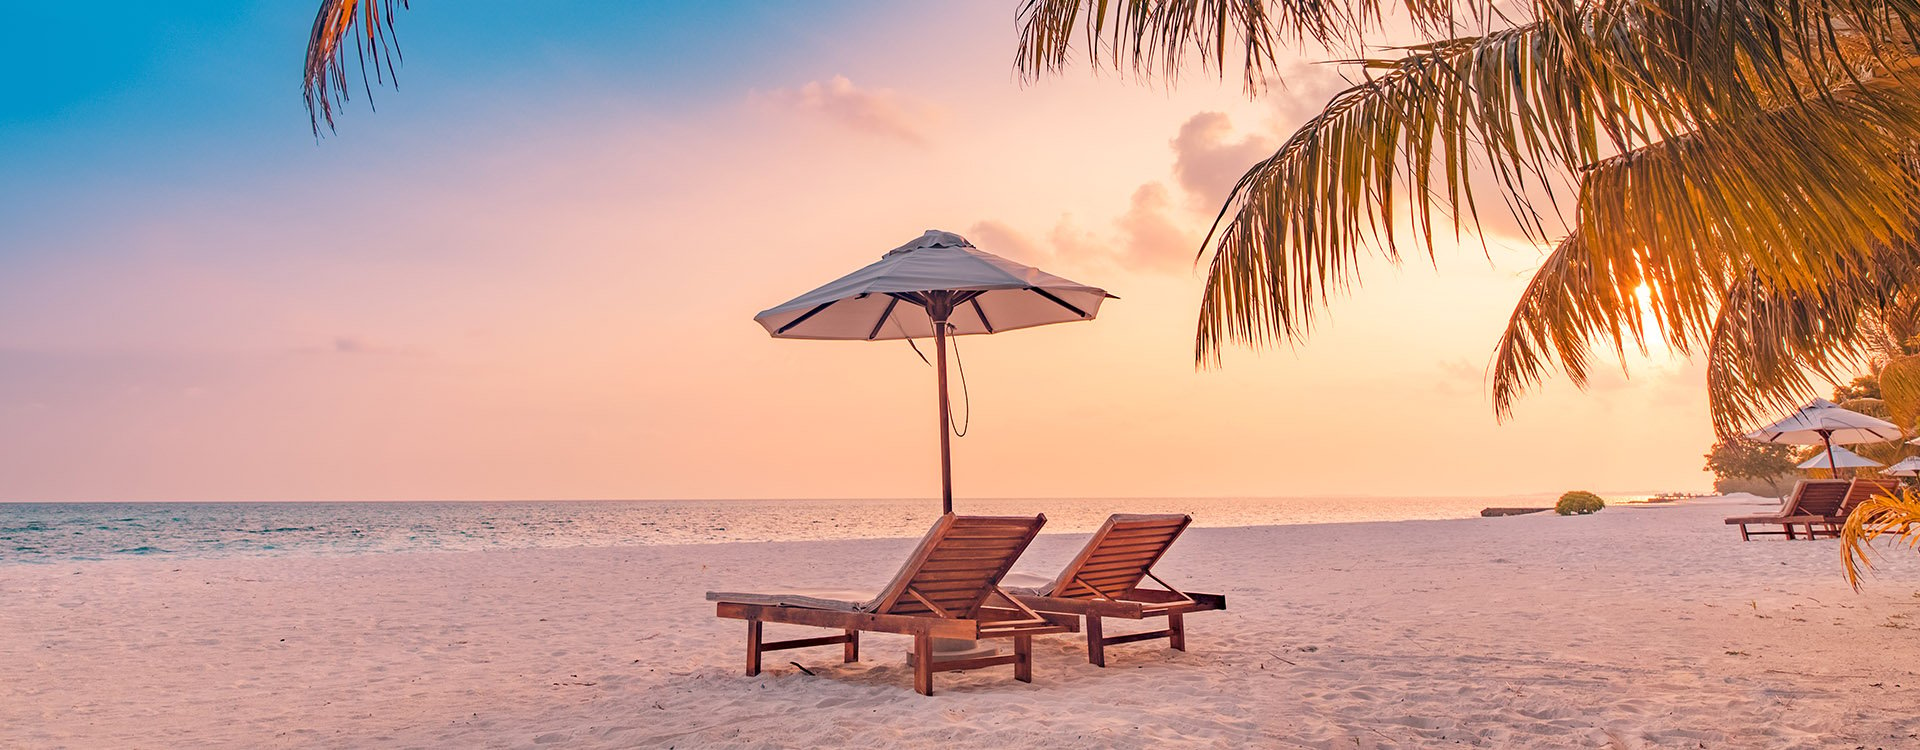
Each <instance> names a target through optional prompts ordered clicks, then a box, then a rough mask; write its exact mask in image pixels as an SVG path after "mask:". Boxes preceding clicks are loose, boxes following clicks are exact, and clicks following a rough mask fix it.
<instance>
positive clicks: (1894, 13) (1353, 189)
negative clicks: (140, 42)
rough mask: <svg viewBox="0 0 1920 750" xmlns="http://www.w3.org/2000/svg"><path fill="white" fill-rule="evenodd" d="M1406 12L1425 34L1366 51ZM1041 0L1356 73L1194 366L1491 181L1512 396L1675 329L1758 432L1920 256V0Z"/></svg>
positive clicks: (1212, 293) (1230, 278)
mask: <svg viewBox="0 0 1920 750" xmlns="http://www.w3.org/2000/svg"><path fill="white" fill-rule="evenodd" d="M399 4H400V5H401V7H405V0H401V1H400V3H399ZM394 5H395V3H394V1H393V0H323V3H322V5H321V10H320V14H319V16H318V18H316V20H315V23H314V30H313V37H312V39H311V41H310V44H309V47H308V50H307V59H306V99H307V105H308V107H309V110H310V112H311V113H312V119H313V127H314V129H315V132H316V133H318V132H319V129H320V125H321V123H322V122H323V121H324V122H326V123H327V124H328V125H329V126H331V124H332V122H333V111H334V109H335V108H336V107H337V106H338V105H339V104H340V103H341V102H342V101H344V99H345V97H346V95H347V81H348V78H347V74H346V60H347V56H348V52H349V50H351V51H352V53H353V55H354V56H355V59H356V60H357V61H358V63H359V66H360V70H361V71H362V86H363V87H365V88H367V89H368V90H369V93H371V92H370V89H371V84H370V83H369V82H368V81H367V75H366V71H367V70H368V69H371V70H372V78H373V80H374V81H385V80H386V79H388V78H390V77H391V75H392V73H393V67H392V61H393V59H394V57H395V54H396V53H395V52H394V48H393V47H392V45H391V42H392V25H391V24H392V16H393V11H394ZM1390 14H1392V15H1404V16H1405V17H1406V18H1407V19H1409V20H1410V21H1411V24H1412V26H1413V28H1414V29H1415V32H1414V33H1415V34H1417V35H1418V36H1419V37H1420V41H1419V43H1417V44H1414V45H1411V46H1403V47H1396V48H1392V49H1393V50H1394V52H1393V54H1394V55H1396V56H1391V57H1379V56H1372V55H1370V48H1369V47H1368V46H1367V44H1368V41H1369V39H1370V38H1373V37H1377V36H1379V35H1380V34H1381V33H1382V32H1381V28H1382V26H1383V20H1382V19H1383V18H1385V17H1387V16H1388V15H1390ZM1019 19H1020V25H1021V33H1020V38H1019V45H1018V48H1017V54H1016V56H1015V65H1016V67H1017V68H1018V69H1019V70H1020V71H1021V73H1022V74H1023V75H1025V76H1027V77H1028V78H1029V79H1032V78H1037V77H1039V76H1041V75H1045V74H1050V73H1057V72H1059V71H1061V70H1062V69H1064V68H1065V67H1066V66H1067V65H1068V64H1069V63H1070V61H1071V60H1072V58H1073V53H1074V51H1075V50H1083V51H1084V59H1085V61H1086V62H1087V64H1089V65H1091V66H1095V67H1111V68H1115V69H1119V70H1130V71H1132V72H1133V73H1135V74H1136V75H1140V76H1143V77H1162V78H1166V79H1170V80H1171V79H1174V78H1176V77H1177V76H1178V75H1179V74H1180V73H1181V72H1182V71H1183V70H1184V69H1185V68H1186V67H1188V66H1189V65H1195V64H1197V65H1199V66H1200V67H1201V68H1202V69H1203V71H1204V72H1207V73H1210V74H1213V75H1221V76H1224V75H1226V74H1228V72H1229V71H1230V70H1232V69H1233V68H1235V67H1237V68H1238V69H1239V74H1240V77H1241V79H1242V81H1243V83H1244V85H1245V87H1246V89H1247V91H1248V92H1249V93H1250V94H1258V93H1259V92H1261V91H1263V90H1264V87H1265V86H1267V85H1268V82H1269V78H1270V77H1271V76H1272V74H1273V72H1274V71H1276V70H1278V69H1279V65H1278V64H1277V63H1278V58H1277V55H1278V54H1279V50H1281V49H1282V48H1284V47H1285V46H1286V45H1287V43H1289V42H1299V41H1311V42H1313V43H1315V44H1317V45H1319V46H1320V47H1322V48H1325V49H1328V50H1333V51H1334V52H1335V53H1336V54H1337V53H1343V52H1344V53H1346V56H1347V57H1349V58H1351V61H1352V62H1351V64H1352V65H1354V66H1356V67H1357V68H1358V69H1359V70H1360V71H1361V72H1362V73H1363V74H1364V79H1363V80H1361V81H1360V82H1359V83H1357V84H1355V85H1353V86H1352V87H1350V88H1348V89H1346V90H1345V91H1342V92H1341V93H1339V94H1337V95H1335V96H1334V97H1333V98H1332V100H1331V101H1329V102H1328V103H1327V105H1326V108H1325V109H1324V110H1323V111H1322V112H1321V113H1320V114H1319V115H1317V116H1315V117H1313V118H1311V119H1309V120H1308V121H1307V122H1306V123H1305V124H1304V125H1302V126H1301V127H1300V128H1299V129H1298V130H1297V131H1295V132H1294V133H1293V135H1292V136H1291V137H1290V138H1288V139H1287V140H1286V141H1285V142H1284V143H1283V144H1282V145H1281V146H1280V148H1279V149H1278V150H1277V151H1276V152H1275V153H1274V154H1273V155H1271V156H1269V157H1267V158H1265V159H1262V160H1261V161H1259V162H1258V163H1255V164H1253V165H1251V166H1250V168H1249V169H1248V171H1247V172H1246V174H1245V175H1244V176H1242V177H1241V179H1240V181H1239V182H1238V183H1237V184H1236V185H1235V186H1234V189H1233V191H1232V193H1231V194H1230V196H1229V198H1228V199H1227V201H1226V203H1225V205H1224V206H1222V208H1221V210H1220V213H1219V216H1218V217H1217V218H1216V220H1215V222H1214V225H1213V227H1212V228H1211V230H1210V231H1209V232H1208V234H1207V236H1206V239H1205V240H1204V242H1203V245H1202V247H1201V249H1200V257H1201V258H1203V259H1205V260H1206V262H1207V280H1206V285H1205V290H1204V292H1203V295H1202V299H1201V311H1200V317H1199V325H1198V330H1197V332H1196V336H1195V359H1196V361H1197V362H1198V363H1200V364H1202V365H1208V364H1216V363H1217V362H1218V360H1219V356H1220V353H1221V351H1222V349H1223V348H1224V347H1226V346H1227V345H1231V344H1241V345H1249V346H1254V347H1261V346H1268V345H1274V344H1279V343H1286V342H1291V341H1295V340H1298V339H1300V338H1302V337H1305V336H1306V335H1308V334H1309V333H1310V332H1311V331H1312V329H1313V323H1314V320H1315V318H1316V316H1317V315H1319V314H1321V313H1322V312H1323V311H1324V309H1325V308H1326V306H1327V305H1328V304H1329V302H1330V300H1331V299H1332V297H1333V296H1335V295H1337V294H1339V293H1341V292H1343V291H1344V290H1345V289H1346V288H1347V287H1348V286H1350V285H1352V284H1355V283H1357V282H1358V281H1359V276H1358V274H1359V269H1360V268H1361V263H1360V261H1361V259H1362V257H1363V255H1367V254H1373V255H1378V256H1381V257H1384V258H1386V259H1387V260H1389V261H1393V262H1399V261H1401V260H1402V259H1403V258H1404V257H1405V256H1406V255H1407V254H1409V253H1417V254H1424V255H1426V256H1427V257H1428V258H1429V259H1432V258H1433V256H1434V254H1435V242H1436V241H1435V239H1434V235H1435V233H1436V232H1440V233H1446V232H1448V231H1451V232H1452V233H1453V234H1454V235H1455V236H1459V235H1460V234H1461V233H1462V232H1465V231H1473V228H1474V226H1476V225H1477V219H1478V215H1479V212H1480V210H1481V207H1482V206H1483V205H1487V204H1491V202H1492V201H1490V200H1489V196H1488V195H1486V193H1487V192H1488V189H1478V190H1477V189H1476V188H1475V182H1474V178H1476V177H1482V178H1491V180H1492V183H1493V184H1494V186H1495V187H1494V188H1491V190H1492V192H1493V193H1495V195H1494V196H1493V197H1496V198H1497V200H1498V202H1499V203H1500V204H1501V207H1502V208H1501V210H1505V211H1508V212H1510V213H1511V214H1513V215H1514V216H1515V217H1516V218H1517V219H1519V220H1520V222H1521V224H1522V225H1523V226H1524V227H1525V228H1526V230H1527V232H1528V233H1529V235H1530V236H1531V237H1532V238H1533V239H1535V240H1536V241H1538V242H1539V243H1541V244H1542V245H1551V246H1552V251H1551V253H1550V254H1548V255H1547V256H1546V258H1545V260H1544V262H1543V263H1542V265H1541V267H1540V268H1539V270H1538V271H1537V272H1536V273H1535V275H1534V277H1533V279H1532V281H1531V282H1530V284H1529V285H1528V287H1527V289H1526V291H1525V292H1524V293H1523V294H1522V296H1521V299H1520V300H1519V301H1518V303H1517V304H1516V306H1515V309H1514V312H1513V314H1512V317H1511V319H1510V321H1509V324H1508V326H1507V328H1506V330H1505V331H1504V332H1503V333H1502V334H1501V335H1500V337H1499V341H1498V344H1497V346H1496V348H1495V353H1494V361H1493V367H1492V389H1493V405H1494V409H1495V413H1496V414H1497V415H1499V416H1502V417H1504V416H1506V415H1508V414H1509V413H1510V410H1511V409H1512V406H1513V404H1514V401H1515V400H1516V399H1517V398H1518V397H1519V396H1520V395H1521V394H1522V393H1524V392H1525V391H1526V390H1528V389H1529V388H1532V387H1534V386H1535V385H1537V384H1538V383H1539V382H1540V381H1541V380H1543V379H1544V378H1546V377H1547V376H1549V375H1550V374H1551V373H1552V372H1553V371H1554V370H1555V369H1558V370H1560V371H1562V372H1564V374H1565V375H1566V376H1567V377H1568V378H1569V379H1571V380H1572V381H1573V382H1575V383H1578V384H1584V383H1585V382H1586V378H1587V376H1588V373H1589V372H1590V370H1591V368H1592V367H1593V366H1594V363H1595V359H1596V351H1595V350H1596V348H1605V349H1611V350H1613V351H1614V352H1615V353H1616V354H1623V353H1624V352H1625V350H1626V348H1627V347H1628V346H1629V345H1632V346H1635V347H1638V348H1640V349H1642V350H1644V349H1646V348H1647V346H1648V344H1649V342H1651V341H1656V340H1657V341H1661V342H1663V343H1664V344H1665V345H1666V346H1667V347H1668V348H1670V349H1671V350H1673V351H1676V352H1680V353H1682V354H1688V355H1691V354H1696V353H1702V352H1704V353H1705V354H1706V356H1707V357H1708V360H1709V366H1710V369H1712V370H1713V371H1714V372H1715V373H1717V374H1716V376H1715V378H1714V380H1713V391H1714V395H1713V397H1712V403H1713V406H1714V413H1715V423H1716V427H1717V428H1719V429H1720V430H1721V432H1723V433H1727V432H1732V431H1736V427H1735V426H1736V425H1738V424H1740V423H1743V422H1747V421H1750V419H1751V418H1752V417H1753V416H1754V415H1755V414H1757V413H1760V412H1761V411H1764V410H1769V409H1771V408H1773V407H1775V406H1778V405H1781V404H1784V403H1786V402H1787V401H1788V400H1790V399H1791V398H1792V397H1793V396H1795V395H1798V392H1802V391H1805V390H1807V389H1808V388H1809V387H1810V385H1811V380H1810V377H1813V376H1821V375H1827V374H1830V373H1831V372H1837V371H1838V370H1839V369H1844V368H1845V367H1846V366H1847V365H1848V363H1851V362H1857V361H1860V360H1861V358H1863V357H1865V356H1867V355H1868V354H1869V353H1870V350H1871V348H1872V345H1871V344H1870V343H1867V342H1866V339H1864V338H1863V337H1862V334H1861V331H1862V327H1863V325H1864V324H1865V322H1866V321H1869V320H1870V319H1872V318H1873V317H1874V316H1876V315H1879V314H1882V313H1884V312H1886V311H1887V310H1888V309H1889V307H1888V305H1887V302H1888V301H1889V300H1890V299H1892V296H1891V292H1889V289H1890V288H1892V287H1891V286H1890V284H1891V283H1892V278H1893V275H1891V274H1889V273H1888V272H1887V269H1900V268H1905V269H1908V270H1909V271H1910V270H1911V269H1912V268H1915V267H1920V250H1917V249H1920V216H1916V214H1915V212H1916V206H1920V200H1916V199H1920V173H1917V172H1916V170H1915V169H1914V162H1915V156H1916V153H1917V151H1916V144H1920V80H1917V79H1916V75H1917V74H1920V58H1916V56H1915V53H1916V50H1915V39H1916V37H1917V36H1920V31H1917V30H1920V0H1816V1H1815V2H1800V1H1799V0H1794V1H1792V2H1779V1H1777V0H1776V1H1769V0H1608V1H1607V2H1591V1H1585V2H1573V1H1571V0H1531V1H1530V2H1522V3H1518V4H1500V5H1498V6H1496V5H1495V4H1494V3H1492V2H1491V1H1490V0H1458V2H1456V0H1402V1H1401V2H1399V3H1386V2H1382V0H1351V2H1347V3H1333V2H1325V1H1324V0H1021V4H1020V6H1019ZM1463 32H1470V33H1463ZM1569 192H1570V193H1571V194H1572V201H1571V205H1570V206H1563V205H1561V204H1560V203H1559V202H1558V200H1557V199H1558V198H1559V196H1560V195H1562V194H1565V193H1569ZM1556 216H1557V217H1560V218H1561V219H1562V223H1563V224H1564V226H1566V227H1567V231H1566V232H1565V234H1564V236H1561V237H1554V236H1552V235H1553V232H1550V231H1549V229H1548V226H1549V224H1550V223H1551V218H1550V217H1556ZM1209 253H1210V257H1208V254H1209ZM1643 288H1644V289H1646V290H1647V291H1648V293H1647V295H1646V297H1645V300H1644V302H1643V300H1642V297H1641V295H1640V294H1638V293H1637V290H1640V289H1643ZM1822 368H1827V369H1825V370H1823V369H1822ZM1916 382H1920V378H1916Z"/></svg>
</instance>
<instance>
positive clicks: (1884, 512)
mask: <svg viewBox="0 0 1920 750" xmlns="http://www.w3.org/2000/svg"><path fill="white" fill-rule="evenodd" d="M1882 536H1890V537H1892V538H1894V539H1897V540H1900V541H1902V542H1905V543H1906V544H1907V546H1908V547H1909V548H1915V549H1920V497H1917V496H1915V495H1914V492H1913V491H1912V490H1906V489H1903V490H1901V491H1900V495H1899V496H1898V497H1894V496H1889V495H1881V496H1878V497H1874V498H1870V499H1868V500H1867V501H1866V502H1863V503H1861V504H1860V505H1859V506H1858V507H1856V508H1854V509H1853V512H1852V513H1849V514H1847V522H1846V524H1845V525H1844V526H1842V527H1841V529H1840V550H1841V560H1842V561H1843V563H1844V564H1845V566H1846V570H1847V582H1848V583H1851V584H1853V588H1854V590H1856V591H1857V590H1859V589H1860V581H1861V578H1862V577H1863V575H1864V574H1865V573H1866V571H1868V570H1871V569H1872V568H1873V561H1872V559H1870V558H1869V556H1868V555H1869V550H1870V548H1871V546H1872V544H1873V542H1874V540H1876V539H1879V538H1880V537H1882Z"/></svg>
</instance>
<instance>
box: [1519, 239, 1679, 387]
mask: <svg viewBox="0 0 1920 750" xmlns="http://www.w3.org/2000/svg"><path fill="white" fill-rule="evenodd" d="M1595 260H1596V259H1595V258H1594V256H1593V255H1592V254H1590V253H1588V252H1586V245H1585V243H1584V242H1582V241H1581V237H1580V235H1579V234H1578V233H1576V234H1574V235H1572V236H1569V237H1568V238H1567V239H1565V240H1563V241H1561V243H1560V244H1559V245H1558V246H1556V247H1555V248H1554V250H1553V253H1552V254H1550V255H1548V256H1547V260H1546V262H1545V263H1543V264H1541V266H1540V269H1539V270H1538V271H1536V272H1534V274H1533V279H1532V280H1530V281H1528V282H1527V289H1526V291H1525V292H1523V293H1522V294H1521V295H1520V303H1519V304H1518V305H1516V306H1515V307H1514V311H1513V315H1512V316H1511V317H1509V318H1508V320H1507V329H1506V332H1505V333H1503V334H1502V335H1501V337H1500V344H1499V345H1498V346H1497V347H1495V349H1494V356H1493V367H1492V370H1493V404H1494V411H1495V413H1496V414H1498V415H1500V416H1502V417H1505V416H1507V415H1509V414H1511V413H1512V411H1513V403H1514V401H1515V400H1516V399H1517V398H1518V397H1519V394H1520V393H1522V392H1523V391H1525V390H1527V389H1529V388H1532V387H1533V386H1535V385H1538V384H1539V383H1540V381H1541V380H1543V379H1544V378H1545V377H1546V375H1547V373H1548V372H1549V371H1551V370H1552V368H1553V366H1554V364H1555V363H1556V362H1557V363H1558V365H1559V367H1560V368H1561V369H1562V370H1564V371H1565V373H1566V375H1567V378H1568V379H1569V380H1571V381H1573V383H1574V384H1575V385H1578V386H1581V387H1585V385H1586V382H1587V374H1588V372H1589V371H1590V368H1591V354H1592V349H1593V343H1594V342H1595V341H1599V340H1607V341H1610V342H1611V343H1612V345H1613V348H1614V351H1615V354H1616V355H1622V354H1624V353H1625V349H1626V345H1627V343H1628V342H1629V341H1631V342H1632V343H1634V344H1635V345H1636V346H1638V347H1640V348H1641V349H1643V350H1644V349H1645V347H1646V335H1645V322H1644V321H1643V319H1642V310H1641V308H1640V301H1639V298H1638V296H1637V295H1636V294H1635V292H1634V290H1635V288H1636V287H1638V286H1639V284H1640V281H1641V277H1640V268H1639V267H1638V266H1635V265H1632V264H1628V265H1625V266H1614V265H1609V264H1605V263H1600V264H1596V263H1595Z"/></svg>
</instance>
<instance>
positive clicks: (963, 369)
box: [947, 336, 973, 437]
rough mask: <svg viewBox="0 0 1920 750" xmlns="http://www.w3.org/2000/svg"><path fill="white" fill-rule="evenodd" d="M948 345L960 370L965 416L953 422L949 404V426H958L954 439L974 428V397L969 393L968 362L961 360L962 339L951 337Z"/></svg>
mask: <svg viewBox="0 0 1920 750" xmlns="http://www.w3.org/2000/svg"><path fill="white" fill-rule="evenodd" d="M947 343H949V344H952V345H953V364H954V366H955V367H956V368H958V369H959V370H960V402H961V404H962V406H961V409H962V411H961V412H960V413H961V414H963V415H965V416H964V417H963V418H962V420H963V421H960V422H955V421H954V420H953V402H951V401H949V402H947V424H949V425H958V426H956V427H954V428H953V436H954V437H966V436H967V428H969V427H972V426H973V396H972V394H969V393H967V361H966V360H964V359H961V358H960V338H959V337H957V336H954V337H949V338H948V339H947Z"/></svg>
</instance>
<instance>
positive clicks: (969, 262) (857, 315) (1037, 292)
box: [753, 230, 1113, 513]
mask: <svg viewBox="0 0 1920 750" xmlns="http://www.w3.org/2000/svg"><path fill="white" fill-rule="evenodd" d="M1112 297H1113V295H1111V294H1108V293H1107V292H1106V290H1104V289H1100V288H1097V287H1091V286H1087V285H1085V284H1081V283H1078V282H1074V281H1068V280H1067V279H1063V278H1060V277H1059V276H1055V275H1053V274H1050V273H1047V272H1045V271H1042V270H1040V269H1038V268H1033V267H1031V266H1023V265H1020V264H1019V263H1015V262H1013V261H1010V260H1007V259H1006V258H1002V257H1000V256H998V255H994V254H992V253H987V252H983V251H981V250H980V249H979V248H977V247H974V246H973V243H971V242H968V241H967V239H966V238H965V237H961V236H960V235H957V234H954V233H952V232H942V231H938V230H927V232H926V233H925V234H922V235H921V236H920V238H919V239H916V240H914V241H912V242H909V243H907V244H905V245H901V246H899V247H896V248H894V249H892V250H890V251H888V252H887V254H886V255H883V256H881V257H880V260H878V261H876V262H874V263H873V264H871V265H868V266H867V267H866V268H862V269H860V270H858V271H855V272H853V273H850V274H847V275H846V276H843V277H840V278H839V279H837V280H835V281H833V282H832V283H829V284H827V285H826V286H823V287H820V288H819V289H815V290H813V291H811V292H807V293H806V294H802V295H800V296H799V297H795V298H794V299H793V300H791V301H789V302H787V303H786V304H783V305H780V306H779V307H775V308H773V309H771V310H767V311H766V312H763V313H760V314H759V315H755V316H754V317H753V319H754V320H755V321H757V322H759V323H760V325H762V326H764V327H765V328H766V329H767V332H768V333H771V334H773V335H774V337H775V338H787V339H839V340H853V341H880V340H886V339H911V338H929V337H930V338H932V339H933V342H934V344H933V346H934V351H935V355H934V356H935V358H936V360H937V361H938V365H937V370H938V376H937V378H938V383H939V389H940V399H939V401H940V495H941V506H942V508H944V512H946V513H952V512H953V459H952V450H951V448H950V447H949V445H948V437H949V434H950V433H949V432H948V427H949V424H948V419H949V414H948V405H947V337H948V336H961V335H966V334H974V333H999V332H1001V331H1011V330H1013V329H1016V328H1031V327H1033V326H1043V325H1047V324H1049V323H1066V322H1070V321H1075V320H1092V319H1093V316H1094V315H1096V314H1098V313H1099V312H1100V303H1102V302H1105V301H1106V300H1107V299H1109V298H1112Z"/></svg>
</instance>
